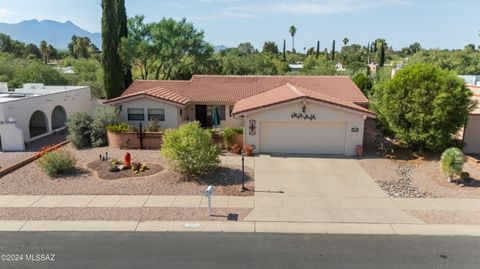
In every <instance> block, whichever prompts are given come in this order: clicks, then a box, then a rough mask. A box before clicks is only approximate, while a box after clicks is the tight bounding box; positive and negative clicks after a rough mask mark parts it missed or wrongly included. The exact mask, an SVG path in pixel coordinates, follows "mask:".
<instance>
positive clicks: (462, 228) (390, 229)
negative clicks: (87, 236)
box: [0, 220, 480, 236]
mask: <svg viewBox="0 0 480 269" xmlns="http://www.w3.org/2000/svg"><path fill="white" fill-rule="evenodd" d="M0 231H14V232H39V231H42V232H45V231H50V232H56V231H62V232H63V231H70V232H86V231H88V232H107V231H114V232H236V233H238V232H244V233H288V234H349V235H354V234H362V235H365V234H370V235H426V236H480V225H444V224H374V223H296V222H248V221H240V222H227V221H145V222H138V221H55V220H52V221H50V220H42V221H18V220H2V221H0Z"/></svg>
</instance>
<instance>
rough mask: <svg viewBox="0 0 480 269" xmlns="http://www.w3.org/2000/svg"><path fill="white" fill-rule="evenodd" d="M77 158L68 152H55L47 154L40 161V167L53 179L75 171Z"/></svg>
mask: <svg viewBox="0 0 480 269" xmlns="http://www.w3.org/2000/svg"><path fill="white" fill-rule="evenodd" d="M75 163H76V160H75V157H74V156H73V155H72V153H70V152H69V151H66V150H61V149H59V150H55V151H51V152H48V153H46V154H45V155H43V157H42V158H40V159H39V160H38V165H39V166H40V168H41V169H42V170H43V171H45V173H46V174H47V175H49V176H51V177H54V176H59V175H64V174H69V173H71V172H73V171H74V170H75Z"/></svg>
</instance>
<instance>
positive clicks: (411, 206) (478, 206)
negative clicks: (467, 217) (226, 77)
mask: <svg viewBox="0 0 480 269" xmlns="http://www.w3.org/2000/svg"><path fill="white" fill-rule="evenodd" d="M206 206H207V198H205V197H203V196H200V195H176V196H175V195H0V208H2V207H206ZM212 206H213V207H225V208H257V209H266V208H268V209H292V210H293V209H295V210H297V209H308V210H310V209H315V210H318V211H321V210H320V209H371V210H388V209H405V210H460V211H479V210H480V199H465V198H376V197H374V198H370V197H363V198H362V197H296V196H271V197H265V196H259V197H253V196H244V197H241V196H217V195H214V196H212Z"/></svg>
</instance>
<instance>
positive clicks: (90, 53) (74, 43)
mask: <svg viewBox="0 0 480 269" xmlns="http://www.w3.org/2000/svg"><path fill="white" fill-rule="evenodd" d="M68 51H69V54H70V55H72V56H73V57H75V58H90V57H94V56H95V55H97V54H98V53H99V50H98V48H97V46H95V44H93V42H92V41H91V40H90V38H88V37H86V36H84V37H81V36H76V35H73V36H72V40H71V41H70V43H68Z"/></svg>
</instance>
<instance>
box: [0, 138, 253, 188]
mask: <svg viewBox="0 0 480 269" xmlns="http://www.w3.org/2000/svg"><path fill="white" fill-rule="evenodd" d="M63 148H64V149H67V150H70V151H71V152H72V153H73V154H74V156H75V157H76V158H77V164H78V165H77V166H81V168H80V169H79V170H78V171H77V172H76V173H75V174H74V175H71V176H67V177H65V178H55V179H51V178H49V177H48V176H47V175H46V174H45V173H44V172H43V171H42V170H41V169H40V168H39V167H38V165H37V163H35V162H34V163H30V164H28V165H26V166H24V167H22V168H20V169H19V170H17V171H14V172H12V173H10V174H8V175H6V176H4V177H2V178H0V195H6V194H18V195H46V194H50V195H54V194H64V195H69V194H70V195H72V194H92V195H93V194H97V195H98V194H103V195H109V194H118V195H142V194H143V195H149V194H151V195H201V194H202V193H203V191H204V189H205V188H206V186H207V185H209V184H213V185H215V194H216V195H238V196H251V195H253V192H243V193H242V192H240V188H241V178H242V173H241V168H240V167H236V166H228V167H225V166H221V167H220V169H218V171H217V172H216V173H214V174H213V175H210V176H207V177H205V178H201V179H198V180H197V182H198V183H197V182H194V181H186V180H184V179H182V177H181V176H180V175H178V174H177V173H174V172H172V171H170V170H169V169H168V167H167V164H166V163H165V160H164V159H163V157H162V156H161V155H160V152H159V150H128V152H130V154H131V156H132V161H133V162H136V161H140V162H146V163H156V164H159V165H161V166H163V167H165V168H166V170H165V171H162V172H160V173H158V174H155V175H152V176H148V177H137V178H120V179H115V180H102V179H99V178H97V177H95V176H94V174H93V173H92V172H90V170H89V169H87V167H86V164H87V163H90V162H92V161H95V160H97V159H98V156H99V154H105V152H106V151H108V154H109V156H110V157H112V158H116V159H119V160H123V156H124V154H125V153H126V152H127V151H125V150H117V149H111V148H108V147H104V148H93V149H86V150H76V149H74V148H73V147H72V146H71V145H69V144H68V145H66V146H64V147H63ZM7 154H8V153H7ZM7 156H8V155H7ZM245 171H246V180H247V181H246V187H247V188H248V189H250V190H253V189H254V180H253V177H254V172H253V169H251V168H249V167H246V169H245Z"/></svg>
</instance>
